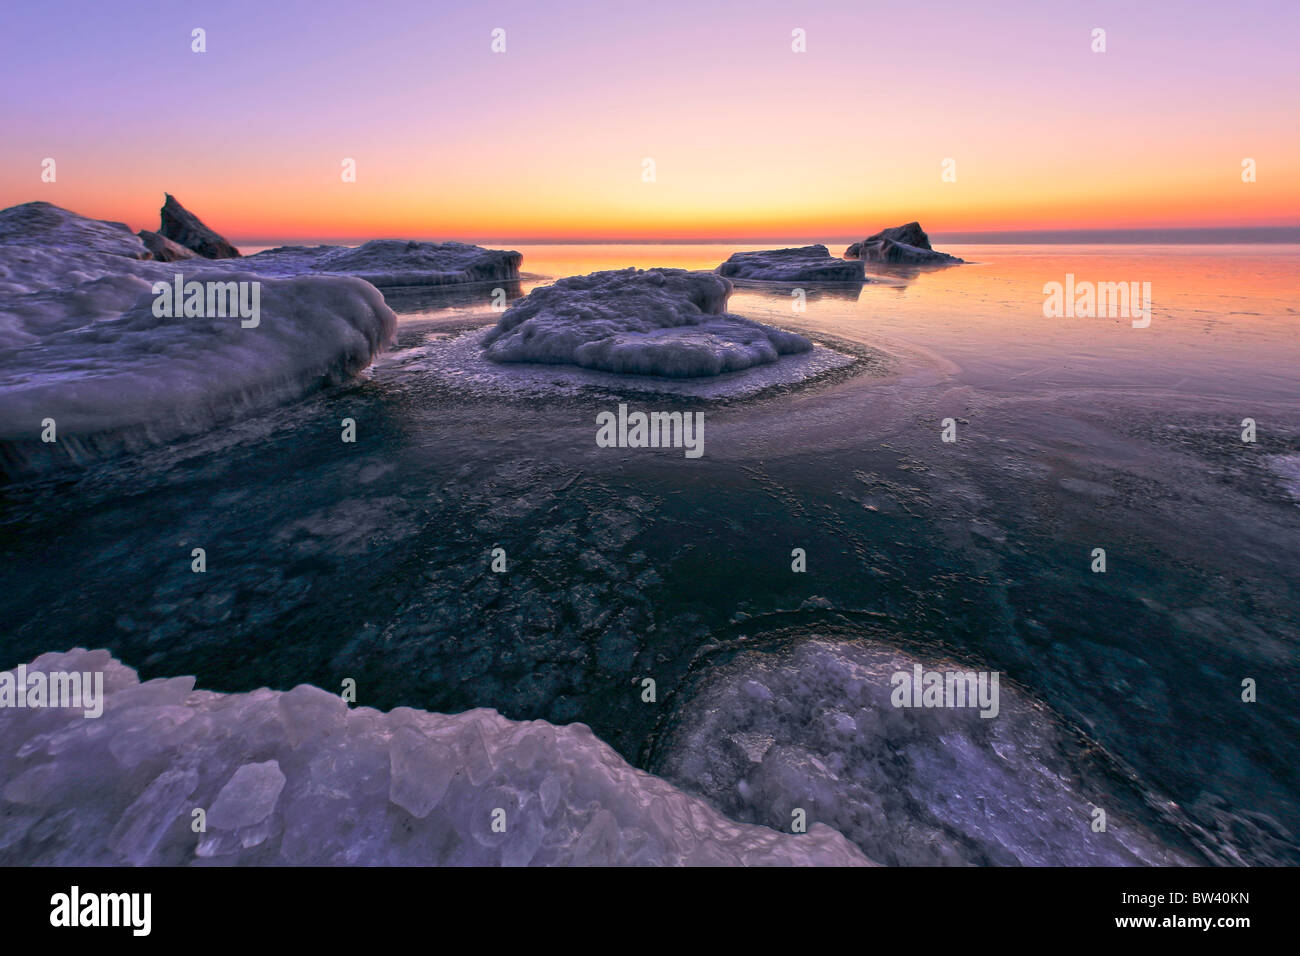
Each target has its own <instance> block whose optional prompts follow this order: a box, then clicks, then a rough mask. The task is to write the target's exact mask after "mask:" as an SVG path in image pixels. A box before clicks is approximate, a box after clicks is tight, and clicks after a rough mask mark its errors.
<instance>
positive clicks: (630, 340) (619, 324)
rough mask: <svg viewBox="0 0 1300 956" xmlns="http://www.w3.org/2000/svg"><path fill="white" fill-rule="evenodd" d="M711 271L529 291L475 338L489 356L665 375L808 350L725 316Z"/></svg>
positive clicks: (634, 275)
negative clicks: (481, 335)
mask: <svg viewBox="0 0 1300 956" xmlns="http://www.w3.org/2000/svg"><path fill="white" fill-rule="evenodd" d="M730 295H731V283H730V281H728V280H727V279H724V278H722V277H721V276H719V275H716V274H715V273H711V272H688V271H686V270H684V269H646V270H640V269H623V270H621V271H612V272H593V273H591V274H590V275H585V276H571V277H569V278H566V279H561V280H559V281H558V282H556V283H555V284H554V285H550V286H545V287H543V288H540V289H536V290H534V291H533V292H531V293H529V294H528V295H527V296H526V297H524V298H523V299H522V300H520V301H519V302H516V303H515V304H514V305H512V306H511V307H510V308H509V309H507V310H506V311H505V313H504V314H503V315H502V316H501V318H500V320H499V321H498V322H497V324H496V326H495V327H494V328H492V329H491V330H490V331H489V333H488V334H487V336H486V337H484V339H483V345H484V347H485V351H484V354H485V355H486V356H487V358H489V359H490V360H492V361H494V362H540V363H547V364H555V365H565V364H567V365H578V366H581V367H583V368H588V369H598V370H601V371H605V372H616V373H624V374H634V375H658V376H666V377H672V378H690V377H695V376H706V375H720V374H722V373H724V372H734V371H738V370H740V369H746V368H750V367H752V366H755V365H764V364H768V363H771V362H775V361H776V360H777V359H778V358H779V357H780V356H782V355H789V354H794V353H798V352H806V351H809V350H810V349H811V348H812V343H811V342H809V341H808V339H806V338H804V337H803V336H802V335H796V334H795V333H793V332H786V331H784V330H782V329H777V328H773V327H772V326H768V325H763V324H761V323H759V322H754V321H752V320H751V319H746V318H743V317H741V316H738V315H729V314H727V313H726V311H725V310H726V306H727V299H728V297H729V296H730Z"/></svg>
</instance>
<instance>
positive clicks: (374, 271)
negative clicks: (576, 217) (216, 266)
mask: <svg viewBox="0 0 1300 956" xmlns="http://www.w3.org/2000/svg"><path fill="white" fill-rule="evenodd" d="M247 261H248V265H249V266H250V267H251V268H254V269H257V270H258V271H259V272H266V273H275V274H285V275H301V274H316V273H328V274H331V275H350V276H356V277H357V278H358V279H364V280H365V281H367V282H369V283H371V284H372V285H378V286H420V285H453V284H456V283H462V282H489V281H499V282H510V281H513V280H517V279H518V278H519V265H520V263H521V262H522V261H523V256H522V255H521V254H520V253H518V252H513V251H507V250H502V249H484V248H483V247H481V246H474V245H470V244H468V243H464V242H415V241H407V240H403V239H373V240H371V241H370V242H367V243H364V244H363V245H360V246H357V247H356V248H355V249H354V248H351V247H349V246H280V247H279V248H277V249H267V250H266V251H264V252H259V253H257V254H256V255H253V256H249V257H248V260H247Z"/></svg>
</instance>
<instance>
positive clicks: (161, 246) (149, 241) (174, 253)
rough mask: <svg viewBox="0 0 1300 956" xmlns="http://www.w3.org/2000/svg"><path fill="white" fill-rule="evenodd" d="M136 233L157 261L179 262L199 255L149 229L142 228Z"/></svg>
mask: <svg viewBox="0 0 1300 956" xmlns="http://www.w3.org/2000/svg"><path fill="white" fill-rule="evenodd" d="M136 235H137V236H139V237H140V241H141V242H143V243H144V246H145V248H146V249H148V250H149V252H150V253H151V254H152V255H153V258H154V261H155V262H179V261H181V260H182V259H193V258H194V257H195V256H196V255H198V253H196V252H194V251H192V250H190V249H186V248H185V247H184V246H182V245H181V244H180V243H179V242H172V241H171V240H170V239H168V238H167V237H166V236H160V235H159V234H158V233H156V232H150V231H149V230H148V229H141V230H140V231H139V232H137V233H136Z"/></svg>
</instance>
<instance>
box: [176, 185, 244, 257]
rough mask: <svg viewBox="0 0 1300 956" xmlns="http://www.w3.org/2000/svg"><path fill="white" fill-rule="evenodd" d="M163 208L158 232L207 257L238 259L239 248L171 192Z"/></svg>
mask: <svg viewBox="0 0 1300 956" xmlns="http://www.w3.org/2000/svg"><path fill="white" fill-rule="evenodd" d="M165 195H166V197H167V200H166V201H165V202H164V203H163V207H162V210H161V215H162V225H161V226H160V227H159V229H158V234H159V235H161V236H163V237H164V238H166V239H170V240H172V241H173V242H175V243H178V244H179V245H182V246H184V247H185V248H186V249H190V250H193V251H194V252H197V253H198V254H199V255H200V256H202V257H203V258H205V259H238V258H239V250H238V249H236V248H235V247H234V246H232V245H231V244H230V243H229V242H227V241H226V240H225V239H224V238H222V237H221V236H219V235H217V234H216V233H215V232H213V231H212V230H211V229H209V228H208V227H207V226H205V225H204V224H203V222H202V221H201V220H200V219H199V217H198V216H196V215H194V213H192V212H190V211H189V210H188V209H186V208H185V207H184V206H182V205H181V204H180V203H178V202H177V201H176V197H175V196H173V195H172V194H171V193H165Z"/></svg>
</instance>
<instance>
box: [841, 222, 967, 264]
mask: <svg viewBox="0 0 1300 956" xmlns="http://www.w3.org/2000/svg"><path fill="white" fill-rule="evenodd" d="M844 257H845V258H846V259H864V260H867V261H869V262H893V263H901V264H905V265H944V264H946V265H957V264H958V263H960V262H962V261H963V260H961V259H958V258H957V257H956V256H950V255H948V254H947V253H946V252H936V251H935V250H934V249H932V248H931V247H930V237H929V236H927V235H926V234H925V230H924V229H922V228H921V224H920V223H919V222H909V223H907V224H906V225H902V226H894V227H893V228H891V229H882V230H880V232H878V233H876V234H875V235H874V236H868V237H867V238H866V239H863V240H862V241H861V242H855V243H853V245H851V246H849V247H848V248H847V249H845V250H844Z"/></svg>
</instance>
